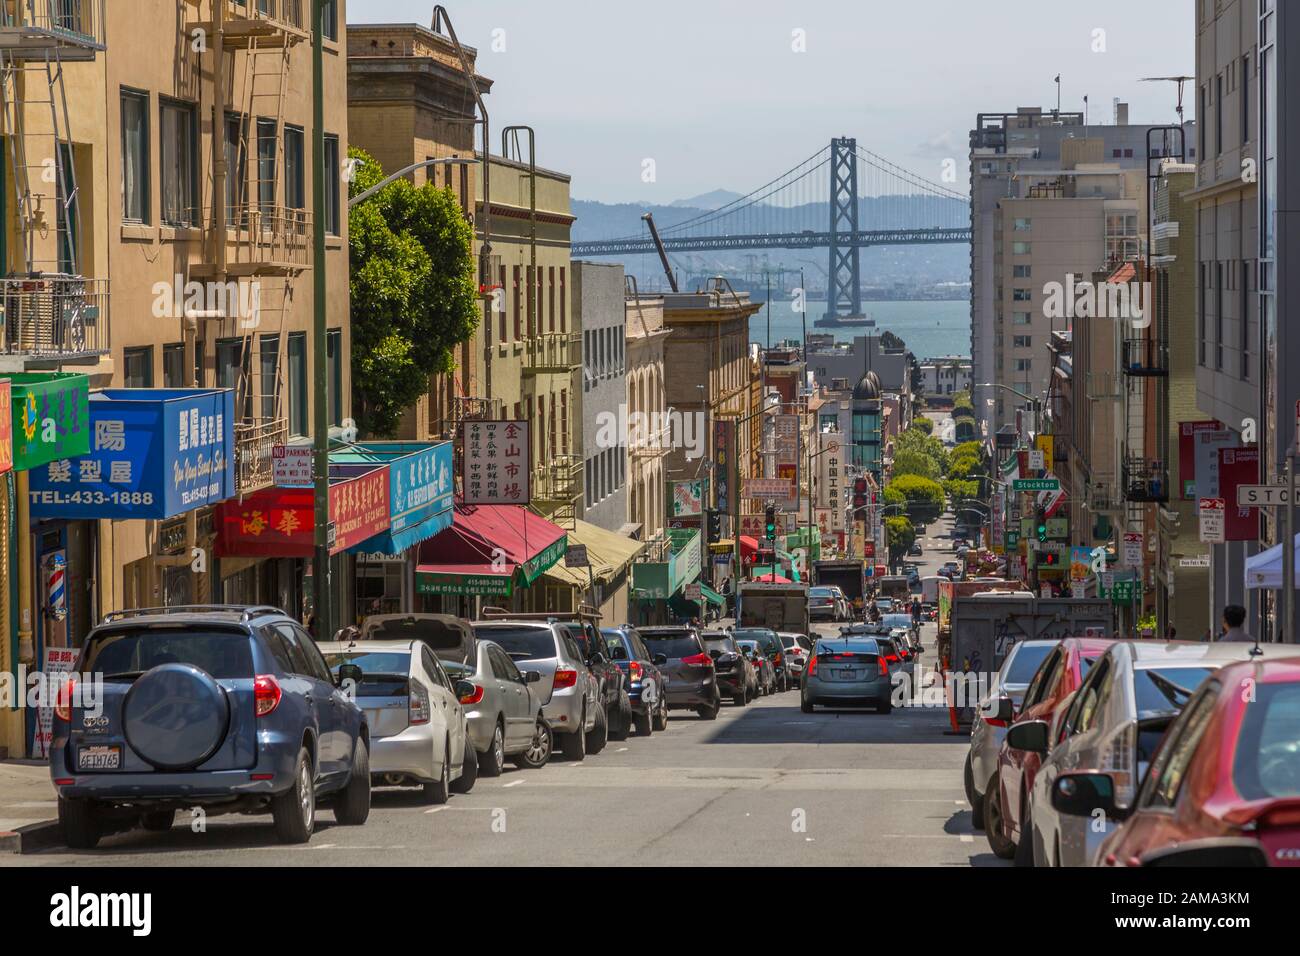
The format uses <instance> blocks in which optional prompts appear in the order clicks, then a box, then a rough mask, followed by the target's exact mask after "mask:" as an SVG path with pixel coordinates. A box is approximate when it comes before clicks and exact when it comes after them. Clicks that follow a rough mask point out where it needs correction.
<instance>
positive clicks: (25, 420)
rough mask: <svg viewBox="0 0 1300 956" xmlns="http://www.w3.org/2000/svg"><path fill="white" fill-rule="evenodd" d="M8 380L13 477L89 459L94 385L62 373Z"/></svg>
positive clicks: (22, 375) (23, 374) (28, 374)
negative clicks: (62, 462) (69, 460)
mask: <svg viewBox="0 0 1300 956" xmlns="http://www.w3.org/2000/svg"><path fill="white" fill-rule="evenodd" d="M8 378H9V381H10V382H11V383H12V388H11V396H10V398H11V402H12V405H13V432H14V470H15V471H30V470H31V469H32V468H39V467H40V466H41V465H47V464H49V463H50V462H52V461H60V460H62V459H64V458H80V457H82V456H84V455H89V454H90V405H89V401H90V379H88V378H87V377H86V376H84V375H74V374H70V373H63V372H20V373H14V374H12V375H9V376H8Z"/></svg>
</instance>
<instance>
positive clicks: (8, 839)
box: [0, 760, 59, 854]
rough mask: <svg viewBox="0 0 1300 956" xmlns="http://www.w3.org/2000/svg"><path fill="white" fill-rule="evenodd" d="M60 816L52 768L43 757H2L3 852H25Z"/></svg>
mask: <svg viewBox="0 0 1300 956" xmlns="http://www.w3.org/2000/svg"><path fill="white" fill-rule="evenodd" d="M58 815H59V811H58V801H57V800H56V799H55V794H54V785H53V784H52V783H50V768H49V765H48V764H47V763H46V762H45V761H43V760H0V854H3V853H20V852H23V849H24V846H25V845H28V848H30V844H31V843H32V842H33V838H36V835H37V834H46V833H47V832H48V831H50V830H51V829H57V825H54V826H41V825H42V824H53V821H55V820H57V818H58Z"/></svg>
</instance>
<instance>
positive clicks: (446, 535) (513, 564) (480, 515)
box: [416, 505, 567, 582]
mask: <svg viewBox="0 0 1300 956" xmlns="http://www.w3.org/2000/svg"><path fill="white" fill-rule="evenodd" d="M566 539H567V535H566V533H565V530H564V529H563V528H561V527H559V526H558V525H555V524H552V523H551V522H549V521H547V520H546V519H545V518H542V517H540V516H539V515H535V514H533V512H531V511H529V510H528V509H527V508H525V507H523V506H522V505H457V506H456V508H455V514H454V516H453V518H452V523H451V527H449V528H446V529H444V530H443V531H440V532H438V533H437V534H436V535H434V536H433V537H432V538H429V539H428V540H427V541H425V542H423V543H422V544H421V545H420V549H419V552H418V553H419V558H418V562H417V567H416V572H417V573H430V574H461V575H478V574H496V575H501V574H508V575H513V574H514V572H515V569H516V568H518V567H520V566H523V567H524V571H525V577H526V578H527V580H528V581H529V582H531V581H532V580H534V579H535V578H536V577H537V576H538V575H540V574H541V573H542V572H543V571H545V570H546V568H547V567H549V566H550V565H551V564H553V563H554V559H553V557H552V555H548V554H547V553H546V552H547V551H548V549H551V548H552V547H553V546H554V545H556V544H557V543H558V542H562V541H564V540H566ZM539 556H540V557H541V560H539ZM560 556H561V557H562V556H563V555H562V554H561V555H560ZM543 562H544V563H545V566H541V567H539V566H538V565H541V564H543ZM503 564H504V565H505V566H504V567H503V566H502V565H503Z"/></svg>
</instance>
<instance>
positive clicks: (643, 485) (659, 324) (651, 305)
mask: <svg viewBox="0 0 1300 956" xmlns="http://www.w3.org/2000/svg"><path fill="white" fill-rule="evenodd" d="M624 313H625V320H624V323H623V328H624V331H625V334H626V336H627V340H626V357H627V375H626V378H625V381H626V384H627V398H626V403H627V411H628V416H629V421H634V422H639V423H641V424H640V425H639V426H638V427H636V428H635V429H631V430H630V431H629V434H628V464H627V469H628V476H627V521H628V534H630V535H632V536H633V537H637V538H640V539H641V540H643V541H649V540H651V539H652V538H655V537H656V536H659V535H660V534H662V532H663V529H664V518H665V514H666V500H665V489H666V486H665V484H664V481H665V477H664V457H665V456H666V455H667V454H668V442H669V438H670V437H671V436H670V435H669V434H667V433H666V432H665V430H664V429H665V423H667V422H668V400H667V395H666V393H665V391H664V342H665V340H666V339H667V338H668V336H669V335H670V334H671V331H672V330H671V329H669V328H667V327H666V326H665V325H664V300H663V297H662V296H659V295H640V294H637V293H636V291H635V289H633V291H632V292H631V293H629V294H628V296H627V297H626V299H625V301H624Z"/></svg>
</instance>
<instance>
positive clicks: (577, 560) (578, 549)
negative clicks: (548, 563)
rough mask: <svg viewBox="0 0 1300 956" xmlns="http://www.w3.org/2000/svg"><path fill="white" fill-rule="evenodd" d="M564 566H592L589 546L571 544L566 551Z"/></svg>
mask: <svg viewBox="0 0 1300 956" xmlns="http://www.w3.org/2000/svg"><path fill="white" fill-rule="evenodd" d="M564 566H565V567H566V568H587V567H591V561H590V560H589V559H588V558H587V546H586V545H585V544H571V545H569V548H568V550H567V551H565V552H564Z"/></svg>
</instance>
